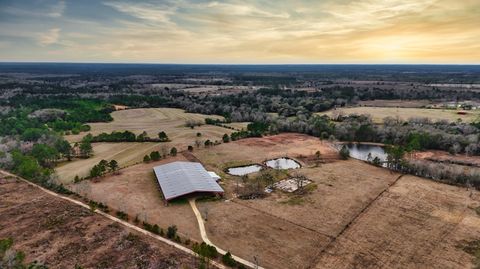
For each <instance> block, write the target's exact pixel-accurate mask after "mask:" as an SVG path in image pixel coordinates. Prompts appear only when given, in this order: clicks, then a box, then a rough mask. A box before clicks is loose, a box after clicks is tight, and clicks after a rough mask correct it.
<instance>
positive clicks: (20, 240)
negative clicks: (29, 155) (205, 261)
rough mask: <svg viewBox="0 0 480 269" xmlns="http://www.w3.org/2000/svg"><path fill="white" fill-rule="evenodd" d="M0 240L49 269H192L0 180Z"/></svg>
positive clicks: (145, 242) (100, 221) (120, 230)
mask: <svg viewBox="0 0 480 269" xmlns="http://www.w3.org/2000/svg"><path fill="white" fill-rule="evenodd" d="M0 182H1V184H0V216H1V217H0V238H7V237H10V238H12V239H13V240H14V245H13V247H14V249H17V250H21V251H23V252H25V254H26V261H27V262H32V261H34V260H36V261H39V262H41V263H43V264H45V265H47V266H48V267H49V268H62V269H63V268H74V267H75V265H81V266H82V267H83V268H137V267H138V266H140V267H142V268H187V267H188V268H194V266H195V261H194V259H193V257H192V256H190V255H186V254H184V253H183V252H180V251H178V250H176V249H174V248H173V247H171V246H167V245H165V244H162V243H160V242H158V241H156V240H153V239H151V238H148V237H146V236H144V235H141V234H138V233H136V232H134V231H133V230H130V229H128V228H125V227H123V226H120V225H119V224H116V223H114V222H112V221H111V220H108V219H107V218H105V217H102V216H100V215H97V214H93V213H91V212H90V211H89V210H87V209H85V208H83V207H80V206H77V205H74V204H70V203H67V202H65V201H64V200H62V199H60V198H56V197H53V196H51V195H48V194H46V193H44V192H42V191H40V190H39V189H38V188H35V187H33V186H30V185H28V184H26V183H23V182H16V181H12V180H8V181H7V180H1V179H0Z"/></svg>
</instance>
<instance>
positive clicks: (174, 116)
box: [56, 108, 233, 184]
mask: <svg viewBox="0 0 480 269" xmlns="http://www.w3.org/2000/svg"><path fill="white" fill-rule="evenodd" d="M112 117H113V119H114V120H113V121H112V122H108V123H91V124H90V126H91V127H92V129H91V131H90V132H89V133H91V134H93V135H97V134H100V133H102V132H107V133H110V132H112V131H125V130H128V131H131V132H134V133H136V134H137V135H138V134H140V133H142V132H143V131H146V132H147V133H148V134H149V136H150V137H156V136H157V134H158V133H159V132H160V131H165V132H166V133H167V135H168V137H169V138H170V140H171V142H166V143H153V142H145V143H132V142H125V143H93V151H94V154H93V157H91V158H88V159H77V160H74V161H72V162H65V163H62V164H60V165H59V166H58V167H57V168H56V171H57V175H58V179H59V181H60V182H61V183H63V184H68V183H70V182H72V181H73V179H74V178H75V176H76V175H78V176H79V177H85V176H87V175H88V173H89V171H90V169H91V168H92V167H93V166H94V165H95V164H97V163H98V162H99V161H101V160H102V159H105V160H112V159H114V160H116V161H117V162H118V163H119V165H120V166H121V167H126V166H130V165H133V164H136V163H140V162H141V161H142V160H143V156H145V155H146V154H149V153H150V152H152V151H167V152H169V151H170V149H171V148H172V147H176V148H177V149H178V150H179V151H180V150H184V149H186V148H187V147H188V146H189V145H194V144H195V141H196V140H198V141H200V142H201V143H202V144H203V142H204V141H205V140H207V139H210V140H211V141H216V140H221V139H222V136H223V135H224V134H225V133H227V134H230V133H232V132H233V130H230V129H227V128H223V127H219V126H213V125H202V126H198V127H195V128H194V129H191V128H189V127H186V126H185V122H186V121H187V120H194V121H198V122H202V123H204V122H205V118H208V117H210V118H218V119H221V118H222V117H220V116H215V115H202V114H193V113H185V111H183V110H181V109H175V108H148V109H129V110H121V111H115V112H113V113H112ZM197 133H201V134H202V135H201V137H197ZM85 135H86V133H82V134H80V135H69V136H66V139H67V140H68V141H70V142H76V141H80V140H81V139H82V137H83V136H85Z"/></svg>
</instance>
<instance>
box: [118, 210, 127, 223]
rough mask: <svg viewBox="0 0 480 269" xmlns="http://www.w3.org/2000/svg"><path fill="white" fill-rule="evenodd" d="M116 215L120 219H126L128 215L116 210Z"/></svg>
mask: <svg viewBox="0 0 480 269" xmlns="http://www.w3.org/2000/svg"><path fill="white" fill-rule="evenodd" d="M117 217H119V218H120V219H122V220H125V221H128V215H127V213H125V212H123V211H117Z"/></svg>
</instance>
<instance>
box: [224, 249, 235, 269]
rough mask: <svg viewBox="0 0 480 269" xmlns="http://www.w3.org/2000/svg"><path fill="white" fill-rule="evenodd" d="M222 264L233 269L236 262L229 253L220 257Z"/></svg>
mask: <svg viewBox="0 0 480 269" xmlns="http://www.w3.org/2000/svg"><path fill="white" fill-rule="evenodd" d="M222 262H223V264H225V265H227V266H230V267H234V266H235V265H237V262H236V261H235V260H234V259H233V258H232V254H231V253H230V252H227V253H225V255H223V256H222Z"/></svg>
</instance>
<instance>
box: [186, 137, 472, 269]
mask: <svg viewBox="0 0 480 269" xmlns="http://www.w3.org/2000/svg"><path fill="white" fill-rule="evenodd" d="M324 143H326V142H321V141H319V140H317V139H315V138H311V137H308V136H303V135H295V134H283V135H280V136H272V137H265V138H252V139H245V140H241V141H237V142H233V143H228V144H222V145H220V146H217V147H215V148H212V149H209V152H208V153H207V152H206V151H201V152H199V151H197V152H194V155H195V156H197V157H198V158H199V159H200V160H201V161H202V162H203V163H204V164H205V165H206V166H207V167H208V168H209V169H212V170H216V171H217V172H221V171H223V169H224V168H225V167H226V166H229V165H234V164H236V163H237V164H239V163H247V162H261V161H263V160H265V159H268V158H273V157H279V156H285V155H288V156H289V157H293V158H295V159H297V160H298V159H299V158H298V155H301V154H305V155H308V154H311V153H312V152H314V151H313V150H315V149H320V151H321V152H325V153H326V152H328V149H329V148H330V147H329V146H328V145H325V144H324ZM322 149H323V151H322ZM228 155H231V156H228ZM325 155H326V154H325ZM298 172H300V173H302V174H305V175H306V176H307V177H308V178H309V179H310V180H312V181H313V182H314V184H315V185H316V188H315V189H314V190H313V191H312V192H311V193H310V194H308V195H306V196H304V197H302V198H300V199H296V198H295V196H292V195H291V194H286V193H281V192H277V191H276V192H274V193H272V194H271V195H269V196H267V197H266V198H264V199H255V200H241V199H237V198H232V197H229V198H230V199H229V200H228V201H227V202H203V203H199V208H200V211H201V212H208V221H207V222H206V228H207V233H208V236H209V238H210V240H212V241H213V242H214V243H215V244H217V245H218V246H219V247H222V248H224V249H227V250H230V251H232V253H235V255H238V256H241V257H244V258H247V259H253V257H254V256H255V257H256V258H257V259H258V260H259V262H260V264H261V265H262V266H265V267H266V268H317V267H318V268H418V266H416V265H415V263H416V262H419V264H421V266H420V267H429V268H468V267H469V266H472V264H473V262H474V258H473V257H472V256H471V255H470V254H468V253H466V252H465V251H464V250H463V248H462V246H463V245H465V244H467V242H468V241H473V240H480V226H479V225H478V222H479V221H480V216H478V215H477V214H476V213H475V208H478V207H479V206H480V194H479V193H478V192H471V193H472V196H471V197H470V196H469V195H470V192H469V191H467V190H466V189H464V188H460V187H454V186H448V185H444V184H441V183H437V182H433V181H429V180H426V179H421V178H417V177H410V176H404V177H400V175H399V174H397V173H393V172H391V171H389V170H387V169H383V168H377V167H374V166H371V165H368V164H366V163H364V162H361V161H357V160H348V161H335V162H329V163H325V164H320V166H318V167H315V166H309V167H305V168H301V169H299V170H298ZM223 175H224V178H225V181H226V182H225V187H226V189H228V190H232V189H233V188H229V186H230V187H231V186H232V185H233V184H235V183H234V180H232V179H233V178H234V177H232V176H228V175H225V174H223ZM386 197H388V198H386ZM388 199H391V200H388ZM395 199H398V200H395ZM387 200H388V206H387V205H385V203H386V201H387ZM423 201H425V203H424V202H423ZM378 208H381V209H382V210H383V211H382V210H378ZM450 211H452V212H451V214H449V212H450ZM459 212H460V213H462V212H463V213H465V214H463V215H461V214H460V213H459ZM461 223H464V226H463V227H462V228H459V229H460V230H459V231H457V230H456V228H457V226H456V225H457V224H461ZM357 225H362V226H361V228H356V227H357ZM359 227H360V226H359ZM357 229H358V230H357ZM468 229H470V231H468V232H467V231H466V230H468ZM351 231H352V232H351ZM355 232H357V233H360V232H365V233H372V234H367V235H366V237H365V238H363V237H361V236H360V235H356V237H354V238H352V239H350V238H344V237H346V236H347V235H350V233H355ZM376 233H378V234H376ZM449 233H451V234H452V239H451V240H450V239H449V240H446V239H445V236H447V235H448V234H449ZM362 235H363V234H362ZM416 235H418V237H417V236H416ZM403 237H405V238H406V240H405V242H403V241H402V238H403ZM339 242H341V243H342V245H339V244H340V243H339ZM344 245H346V246H344ZM432 246H436V249H434V250H432ZM383 248H386V249H383ZM415 250H418V253H420V254H419V255H417V254H416V252H415ZM333 251H335V252H333ZM376 251H378V252H379V254H378V257H377V258H378V259H377V260H375V257H376V256H377V254H376ZM429 251H432V253H434V254H435V255H437V256H438V257H440V256H443V258H442V259H435V258H434V257H428V255H427V254H428V253H429ZM447 254H448V255H447ZM330 256H332V257H333V258H332V257H330ZM343 256H345V257H346V258H345V259H344V258H343ZM437 256H435V257H437ZM396 261H397V262H398V263H395V262H396ZM342 262H343V263H342ZM428 263H429V264H428ZM427 265H428V266H427Z"/></svg>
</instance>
